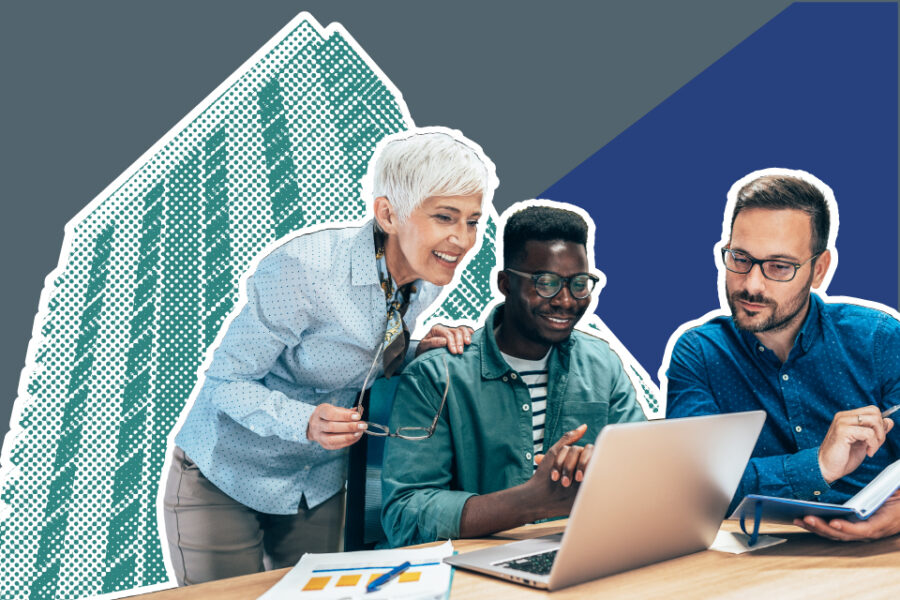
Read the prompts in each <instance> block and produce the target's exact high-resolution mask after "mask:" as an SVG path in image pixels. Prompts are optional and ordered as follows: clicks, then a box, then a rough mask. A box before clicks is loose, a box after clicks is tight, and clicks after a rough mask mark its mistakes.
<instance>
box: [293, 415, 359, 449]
mask: <svg viewBox="0 0 900 600" xmlns="http://www.w3.org/2000/svg"><path fill="white" fill-rule="evenodd" d="M365 429H366V424H365V423H360V422H359V413H358V412H356V410H354V409H352V408H341V407H339V406H334V405H333V404H320V405H318V406H316V410H314V411H313V414H312V416H311V417H310V418H309V425H307V426H306V439H308V440H310V441H313V442H317V443H318V444H319V445H320V446H322V447H323V448H325V449H326V450H337V449H338V448H344V447H346V446H351V445H353V444H355V443H356V442H357V441H358V440H359V438H360V437H362V434H363V431H364V430H365Z"/></svg>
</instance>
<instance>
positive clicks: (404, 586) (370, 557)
mask: <svg viewBox="0 0 900 600" xmlns="http://www.w3.org/2000/svg"><path fill="white" fill-rule="evenodd" d="M451 554H453V544H451V543H450V542H449V541H447V542H445V543H444V544H441V545H440V546H436V547H434V548H418V549H414V550H408V549H403V550H368V551H363V552H335V553H332V554H306V555H304V556H303V558H301V559H300V562H298V563H297V566H296V567H294V568H293V569H291V570H290V571H288V573H287V575H285V576H284V577H283V578H282V579H281V581H279V582H278V583H276V584H275V585H274V586H273V587H272V589H270V590H269V591H268V592H266V593H265V594H263V595H262V596H260V597H259V600H289V599H290V600H294V599H308V600H314V599H315V600H339V599H341V598H360V599H362V598H364V599H365V600H379V599H383V598H409V599H411V598H435V599H437V598H445V597H446V596H447V595H448V594H449V592H450V573H451V567H450V565H448V564H445V563H444V557H446V556H450V555H451ZM407 560H408V561H409V562H410V563H412V565H411V566H410V568H409V569H408V570H407V571H406V572H405V573H404V574H403V575H401V576H400V577H399V578H396V579H394V580H392V581H390V582H388V583H386V584H385V585H383V586H382V587H381V588H380V589H379V590H378V591H377V592H372V593H368V594H367V593H366V586H367V585H368V584H369V581H370V580H371V579H374V578H375V577H377V576H379V575H383V574H384V573H386V572H387V571H390V570H391V569H392V568H394V567H396V566H397V565H399V564H402V563H403V562H405V561H407Z"/></svg>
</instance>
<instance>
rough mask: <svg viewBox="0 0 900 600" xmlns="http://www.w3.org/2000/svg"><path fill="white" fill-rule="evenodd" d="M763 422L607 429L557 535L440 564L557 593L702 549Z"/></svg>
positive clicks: (747, 415) (720, 420) (760, 416)
mask: <svg viewBox="0 0 900 600" xmlns="http://www.w3.org/2000/svg"><path fill="white" fill-rule="evenodd" d="M765 418H766V417H765V412H763V411H761V410H757V411H751V412H743V413H730V414H724V415H712V416H705V417H688V418H684V419H672V420H660V421H648V422H643V423H622V424H613V425H607V426H606V427H604V428H603V429H602V430H601V431H600V435H599V436H597V442H596V444H595V448H594V453H593V456H592V457H591V462H590V463H589V464H588V468H587V471H586V472H585V474H584V480H583V481H582V482H581V484H580V486H581V487H580V489H579V490H578V495H577V496H576V497H575V504H574V506H573V507H572V512H571V514H570V515H569V521H568V523H567V525H566V529H565V531H564V532H563V533H561V534H555V535H550V536H544V537H539V538H534V539H530V540H524V541H520V542H513V543H510V544H503V545H500V546H495V547H493V548H487V549H484V550H477V551H475V552H467V553H464V554H458V555H456V556H451V557H448V558H446V559H444V561H445V562H447V563H449V564H451V565H453V566H455V567H460V568H462V569H470V570H473V571H478V572H480V573H486V574H488V575H494V576H496V577H501V578H503V579H508V580H509V581H514V582H516V583H522V584H526V585H530V586H532V587H536V588H542V589H547V590H557V589H560V588H564V587H567V586H570V585H575V584H577V583H582V582H585V581H590V580H592V579H597V578H599V577H604V576H606V575H611V574H613V573H619V572H621V571H626V570H628V569H633V568H635V567H641V566H644V565H649V564H652V563H655V562H659V561H662V560H667V559H670V558H675V557H677V556H683V555H685V554H690V553H692V552H698V551H700V550H705V549H706V548H709V545H710V544H712V542H713V540H714V539H715V537H716V533H717V532H718V530H719V526H720V525H721V524H722V520H723V519H724V518H725V511H726V510H727V509H728V505H729V503H730V502H731V497H732V496H733V495H734V492H735V490H736V489H737V485H738V483H739V482H740V479H741V475H743V473H744V469H745V467H746V466H747V461H748V460H749V458H750V453H751V452H752V451H753V447H754V446H755V445H756V438H757V437H759V432H760V430H761V429H762V425H763V421H765Z"/></svg>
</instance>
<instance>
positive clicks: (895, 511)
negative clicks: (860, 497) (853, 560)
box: [794, 492, 900, 542]
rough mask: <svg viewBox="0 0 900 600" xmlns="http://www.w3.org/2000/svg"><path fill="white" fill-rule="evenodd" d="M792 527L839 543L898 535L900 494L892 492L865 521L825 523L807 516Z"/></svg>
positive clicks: (899, 526) (835, 520)
mask: <svg viewBox="0 0 900 600" xmlns="http://www.w3.org/2000/svg"><path fill="white" fill-rule="evenodd" d="M794 525H796V526H797V527H802V528H803V529H805V530H807V531H811V532H813V533H815V534H817V535H821V536H822V537H826V538H828V539H832V540H838V541H841V542H870V541H872V540H877V539H881V538H884V537H888V536H889V535H894V534H895V533H900V492H894V495H893V496H891V497H890V498H888V499H887V501H886V502H885V503H884V504H882V505H881V508H879V509H878V510H877V511H876V512H875V514H873V515H872V516H871V517H869V518H868V519H866V520H865V521H859V522H857V523H854V522H852V521H847V520H844V519H831V520H830V521H826V520H825V519H820V518H818V517H812V516H808V517H804V518H803V520H802V521H801V520H800V519H795V520H794Z"/></svg>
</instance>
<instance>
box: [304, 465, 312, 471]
mask: <svg viewBox="0 0 900 600" xmlns="http://www.w3.org/2000/svg"><path fill="white" fill-rule="evenodd" d="M311 468H312V467H311V466H310V465H306V466H304V467H303V470H304V471H309V470H310V469H311Z"/></svg>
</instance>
